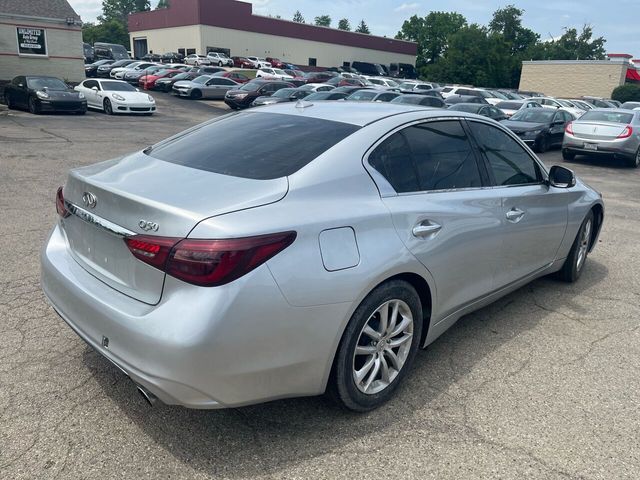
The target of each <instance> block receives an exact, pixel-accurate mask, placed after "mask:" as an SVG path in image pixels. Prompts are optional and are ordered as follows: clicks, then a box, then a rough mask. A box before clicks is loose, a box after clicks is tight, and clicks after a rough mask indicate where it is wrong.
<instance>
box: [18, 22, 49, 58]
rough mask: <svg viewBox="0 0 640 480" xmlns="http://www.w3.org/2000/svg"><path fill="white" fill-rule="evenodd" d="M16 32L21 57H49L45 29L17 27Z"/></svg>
mask: <svg viewBox="0 0 640 480" xmlns="http://www.w3.org/2000/svg"><path fill="white" fill-rule="evenodd" d="M16 30H17V35H18V53H19V54H20V55H43V56H46V55H47V39H46V34H45V29H44V28H33V27H17V28H16Z"/></svg>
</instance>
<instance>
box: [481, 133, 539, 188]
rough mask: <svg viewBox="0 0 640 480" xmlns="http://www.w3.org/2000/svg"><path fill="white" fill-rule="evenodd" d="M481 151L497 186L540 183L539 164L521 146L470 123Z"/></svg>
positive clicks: (501, 134)
mask: <svg viewBox="0 0 640 480" xmlns="http://www.w3.org/2000/svg"><path fill="white" fill-rule="evenodd" d="M469 125H470V127H471V131H472V132H473V135H474V137H475V138H476V142H477V143H478V146H479V147H480V150H481V151H482V152H483V153H484V154H485V156H486V158H487V160H488V161H489V165H490V166H491V170H492V171H493V175H494V177H495V180H496V185H526V184H531V183H539V182H541V181H542V173H541V172H540V167H538V164H537V163H536V162H535V161H534V160H533V159H532V158H531V157H530V156H529V154H528V153H527V152H526V150H525V149H524V148H522V146H521V145H520V144H519V143H518V142H516V141H515V140H514V139H513V138H511V137H510V136H509V135H507V134H506V133H504V132H503V131H502V130H500V129H498V128H496V127H493V126H491V125H487V124H483V123H478V122H469Z"/></svg>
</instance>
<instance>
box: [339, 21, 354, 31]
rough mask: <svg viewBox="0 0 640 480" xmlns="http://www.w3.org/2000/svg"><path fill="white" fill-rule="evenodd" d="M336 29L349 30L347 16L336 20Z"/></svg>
mask: <svg viewBox="0 0 640 480" xmlns="http://www.w3.org/2000/svg"><path fill="white" fill-rule="evenodd" d="M338 29H339V30H346V31H347V32H350V31H351V24H350V23H349V19H347V18H342V19H340V21H339V22H338Z"/></svg>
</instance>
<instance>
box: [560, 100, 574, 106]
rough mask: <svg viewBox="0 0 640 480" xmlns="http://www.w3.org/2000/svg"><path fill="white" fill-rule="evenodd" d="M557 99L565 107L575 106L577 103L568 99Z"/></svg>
mask: <svg viewBox="0 0 640 480" xmlns="http://www.w3.org/2000/svg"><path fill="white" fill-rule="evenodd" d="M556 101H557V102H558V103H559V104H560V105H562V106H563V107H569V108H575V105H574V104H573V103H571V102H568V101H566V100H556Z"/></svg>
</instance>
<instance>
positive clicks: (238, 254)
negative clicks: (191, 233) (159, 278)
mask: <svg viewBox="0 0 640 480" xmlns="http://www.w3.org/2000/svg"><path fill="white" fill-rule="evenodd" d="M295 238H296V232H283V233H274V234H270V235H260V236H256V237H246V238H232V239H227V240H199V239H197V240H195V239H188V238H187V239H184V240H180V239H177V238H167V237H153V236H146V235H136V236H133V237H127V238H125V242H126V244H127V247H129V250H130V251H131V253H132V254H133V255H134V256H135V257H136V258H138V259H139V260H142V261H143V262H145V263H147V264H149V265H151V266H153V267H156V268H158V269H160V270H163V271H165V272H166V273H167V274H168V275H171V276H172V277H175V278H178V279H180V280H183V281H185V282H188V283H192V284H194V285H200V286H204V287H214V286H219V285H224V284H226V283H229V282H232V281H233V280H236V279H237V278H240V277H242V276H243V275H246V274H247V273H249V272H250V271H251V270H253V269H255V268H256V267H258V266H260V265H262V264H263V263H264V262H266V261H267V260H269V259H270V258H272V257H273V256H274V255H276V254H278V253H279V252H281V251H282V250H284V249H285V248H287V247H288V246H289V245H291V244H292V243H293V241H294V240H295Z"/></svg>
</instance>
